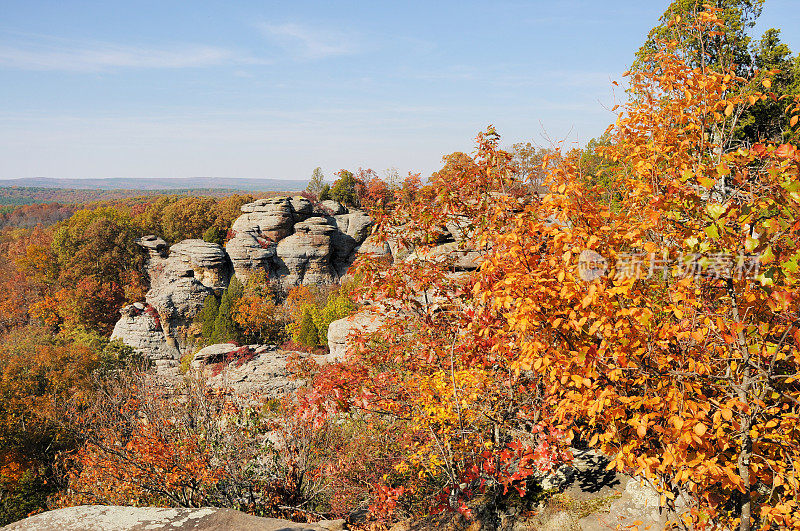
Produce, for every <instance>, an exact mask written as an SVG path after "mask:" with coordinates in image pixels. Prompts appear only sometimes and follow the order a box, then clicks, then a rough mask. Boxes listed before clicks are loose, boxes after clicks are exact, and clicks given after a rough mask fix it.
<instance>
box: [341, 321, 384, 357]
mask: <svg viewBox="0 0 800 531" xmlns="http://www.w3.org/2000/svg"><path fill="white" fill-rule="evenodd" d="M385 320H386V319H385V318H384V317H383V314H381V313H380V312H378V311H372V310H369V309H364V310H361V311H360V312H358V313H356V314H354V315H351V316H349V317H345V318H344V319H339V320H337V321H333V322H332V323H331V324H330V325H329V326H328V348H329V349H330V354H329V358H328V359H329V360H330V361H332V362H338V361H343V360H344V359H345V357H346V355H347V349H348V347H349V346H350V343H351V342H352V340H351V337H350V334H351V333H355V334H371V333H373V332H375V331H377V330H378V329H379V328H380V327H381V325H382V324H383V323H384V322H385Z"/></svg>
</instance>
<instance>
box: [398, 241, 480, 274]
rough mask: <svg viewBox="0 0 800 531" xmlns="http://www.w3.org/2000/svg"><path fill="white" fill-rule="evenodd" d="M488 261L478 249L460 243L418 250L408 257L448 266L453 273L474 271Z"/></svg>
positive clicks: (407, 258)
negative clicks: (465, 246)
mask: <svg viewBox="0 0 800 531" xmlns="http://www.w3.org/2000/svg"><path fill="white" fill-rule="evenodd" d="M485 259H486V254H485V253H483V252H481V251H478V250H476V249H469V248H464V247H463V244H461V243H458V242H449V243H443V244H442V245H436V246H433V247H428V248H422V247H420V248H418V249H416V250H415V251H414V252H413V253H411V254H410V255H409V256H408V257H406V260H407V261H410V260H427V261H431V262H436V263H441V264H447V265H448V266H450V267H452V269H453V271H474V270H476V269H478V268H479V267H480V265H481V264H482V263H483V261H484V260H485Z"/></svg>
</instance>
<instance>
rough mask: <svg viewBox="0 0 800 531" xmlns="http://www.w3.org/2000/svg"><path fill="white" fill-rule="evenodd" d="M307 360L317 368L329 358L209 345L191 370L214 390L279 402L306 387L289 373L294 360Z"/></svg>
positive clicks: (257, 347)
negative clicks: (290, 363)
mask: <svg viewBox="0 0 800 531" xmlns="http://www.w3.org/2000/svg"><path fill="white" fill-rule="evenodd" d="M293 358H294V359H296V360H298V361H299V360H301V359H307V360H311V361H314V362H316V363H318V364H323V363H326V362H327V361H328V358H327V356H319V355H314V354H308V353H305V352H288V351H283V350H278V349H277V347H275V346H272V345H246V346H242V347H240V346H238V345H234V344H232V343H222V344H218V345H210V346H208V347H205V348H203V349H202V350H200V351H199V352H198V353H197V354H195V356H194V359H193V360H192V364H191V365H192V369H193V370H194V371H196V372H197V373H200V374H203V375H204V376H205V377H206V385H207V386H209V387H211V388H213V389H220V390H222V389H225V390H229V391H232V393H233V395H234V396H236V397H237V398H239V399H243V400H248V399H251V398H252V399H265V398H280V397H282V396H285V395H286V394H288V393H292V392H294V391H296V390H297V389H298V388H300V386H302V385H303V384H304V382H303V381H302V380H298V379H296V378H292V376H291V374H290V371H289V370H288V369H287V363H288V362H289V361H290V360H291V359H293Z"/></svg>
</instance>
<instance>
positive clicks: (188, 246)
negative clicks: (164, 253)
mask: <svg viewBox="0 0 800 531" xmlns="http://www.w3.org/2000/svg"><path fill="white" fill-rule="evenodd" d="M169 256H170V259H171V261H172V262H173V264H171V267H172V268H173V269H174V270H175V271H179V272H180V274H181V276H187V274H188V273H189V270H191V271H192V273H193V276H194V278H195V279H197V280H198V281H199V282H200V283H201V284H203V285H204V286H206V287H208V288H214V289H223V288H225V287H226V286H227V285H228V280H229V279H230V267H229V265H228V264H229V262H228V256H227V255H226V254H225V250H224V249H223V248H222V247H220V246H219V245H217V244H216V243H208V242H204V241H203V240H183V241H182V242H178V243H176V244H175V245H173V246H172V247H170V248H169ZM179 264H180V265H179Z"/></svg>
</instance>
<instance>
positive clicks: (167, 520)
mask: <svg viewBox="0 0 800 531" xmlns="http://www.w3.org/2000/svg"><path fill="white" fill-rule="evenodd" d="M342 524H343V522H342V521H341V520H325V521H322V522H318V523H316V524H299V523H295V522H291V521H289V520H280V519H276V518H262V517H260V516H251V515H249V514H245V513H243V512H240V511H236V510H234V509H218V508H214V507H202V508H197V509H188V508H183V507H172V508H164V507H121V506H114V505H79V506H77V507H66V508H64V509H56V510H54V511H47V512H44V513H40V514H37V515H36V516H31V517H29V518H26V519H24V520H20V521H18V522H14V523H13V524H10V525H7V526H5V527H4V528H3V531H86V530H97V531H145V530H155V531H157V530H168V529H169V530H171V531H180V530H184V529H185V530H189V529H191V530H193V531H211V530H221V529H236V530H238V531H324V530H328V531H335V530H338V529H343V525H342Z"/></svg>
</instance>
